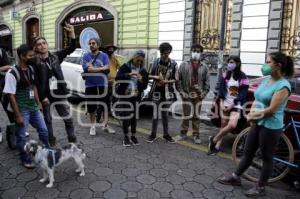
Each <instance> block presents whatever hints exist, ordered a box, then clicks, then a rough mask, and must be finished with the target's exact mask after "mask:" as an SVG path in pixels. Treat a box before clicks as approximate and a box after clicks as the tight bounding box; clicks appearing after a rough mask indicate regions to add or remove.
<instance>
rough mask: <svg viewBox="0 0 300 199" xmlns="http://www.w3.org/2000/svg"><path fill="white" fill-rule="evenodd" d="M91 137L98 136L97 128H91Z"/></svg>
mask: <svg viewBox="0 0 300 199" xmlns="http://www.w3.org/2000/svg"><path fill="white" fill-rule="evenodd" d="M90 135H93V136H94V135H96V127H95V126H92V127H91V128H90Z"/></svg>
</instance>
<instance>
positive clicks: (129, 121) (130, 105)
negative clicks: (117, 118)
mask: <svg viewBox="0 0 300 199" xmlns="http://www.w3.org/2000/svg"><path fill="white" fill-rule="evenodd" d="M120 102H121V103H122V104H121V107H122V108H124V109H128V110H126V111H123V112H122V113H121V116H122V117H128V118H126V119H123V120H122V127H123V133H124V135H128V131H129V126H130V127H131V134H132V135H135V133H136V119H137V118H136V117H137V116H136V111H137V110H136V109H137V108H136V105H137V104H136V103H137V98H136V97H132V98H128V99H123V100H120ZM125 103H126V104H125ZM129 109H130V110H129Z"/></svg>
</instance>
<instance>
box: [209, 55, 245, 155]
mask: <svg viewBox="0 0 300 199" xmlns="http://www.w3.org/2000/svg"><path fill="white" fill-rule="evenodd" d="M248 88H249V80H248V78H247V76H246V74H245V73H243V72H242V71H241V59H240V58H239V57H238V56H230V57H229V59H228V65H227V73H226V74H225V75H224V77H223V78H222V81H221V84H220V89H219V94H218V97H219V98H220V109H221V110H220V111H222V112H221V129H220V131H219V132H218V134H217V135H215V136H209V144H208V155H212V154H215V153H218V152H219V151H220V147H221V144H222V140H223V137H224V136H225V135H226V134H227V133H229V132H231V131H232V130H234V129H235V128H236V127H237V123H238V121H239V119H240V117H241V112H242V106H243V105H244V103H245V102H246V97H247V92H248Z"/></svg>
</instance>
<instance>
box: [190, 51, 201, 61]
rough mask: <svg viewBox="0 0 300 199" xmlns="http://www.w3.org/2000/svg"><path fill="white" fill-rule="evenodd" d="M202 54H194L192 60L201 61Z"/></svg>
mask: <svg viewBox="0 0 300 199" xmlns="http://www.w3.org/2000/svg"><path fill="white" fill-rule="evenodd" d="M200 58H201V53H197V52H192V60H200Z"/></svg>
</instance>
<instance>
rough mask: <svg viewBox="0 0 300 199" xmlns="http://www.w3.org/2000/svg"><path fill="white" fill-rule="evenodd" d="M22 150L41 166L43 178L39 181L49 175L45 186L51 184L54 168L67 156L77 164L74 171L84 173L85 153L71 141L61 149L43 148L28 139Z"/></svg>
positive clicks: (66, 158) (81, 174)
mask: <svg viewBox="0 0 300 199" xmlns="http://www.w3.org/2000/svg"><path fill="white" fill-rule="evenodd" d="M24 150H25V151H26V153H27V154H28V155H30V156H31V157H32V158H33V159H34V161H35V163H36V164H38V165H39V166H41V167H42V169H43V178H42V179H40V182H42V183H43V182H46V180H47V179H48V177H49V184H47V186H46V187H47V188H50V187H52V186H53V182H54V168H55V167H56V166H58V165H59V164H61V163H62V162H64V161H66V160H68V159H69V158H73V159H74V160H75V162H76V164H77V165H78V168H77V169H76V172H77V173H80V174H79V175H80V176H84V175H85V172H84V164H83V159H84V158H85V157H86V155H85V153H83V151H82V149H80V148H78V147H77V146H76V145H75V144H73V143H69V144H68V145H67V146H65V147H63V148H62V149H55V150H53V149H47V148H43V147H42V145H40V144H38V142H37V141H35V140H30V141H29V142H27V143H26V144H25V146H24Z"/></svg>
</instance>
